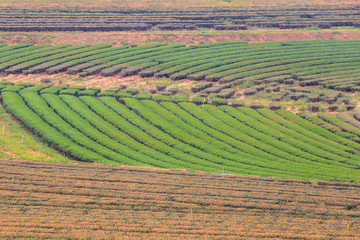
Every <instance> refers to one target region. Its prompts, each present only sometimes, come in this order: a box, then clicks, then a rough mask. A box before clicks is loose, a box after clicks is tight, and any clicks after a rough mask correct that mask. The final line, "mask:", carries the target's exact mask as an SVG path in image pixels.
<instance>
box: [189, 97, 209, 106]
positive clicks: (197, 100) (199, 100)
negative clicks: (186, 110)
mask: <svg viewBox="0 0 360 240" xmlns="http://www.w3.org/2000/svg"><path fill="white" fill-rule="evenodd" d="M191 101H192V102H193V103H195V104H197V105H201V104H204V103H207V102H208V99H207V98H204V97H194V98H193V99H191Z"/></svg>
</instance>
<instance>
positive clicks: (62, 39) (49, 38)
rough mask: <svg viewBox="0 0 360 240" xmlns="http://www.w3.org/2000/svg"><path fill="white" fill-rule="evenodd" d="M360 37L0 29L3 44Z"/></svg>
mask: <svg viewBox="0 0 360 240" xmlns="http://www.w3.org/2000/svg"><path fill="white" fill-rule="evenodd" d="M324 39H339V40H360V31H359V30H355V29H353V30H349V29H335V30H314V31H310V30H299V31H294V30H273V31H266V30H255V31H254V30H245V31H236V32H234V31H211V30H207V31H174V32H171V31H170V32H153V31H145V32H101V33H100V32H36V33H23V32H18V33H7V32H0V41H1V42H4V43H7V44H17V43H22V42H26V43H35V44H52V45H55V44H64V43H68V44H72V45H75V44H90V45H95V44H112V45H114V46H122V45H131V44H137V45H143V44H152V43H175V42H177V43H184V44H188V45H191V44H199V43H202V42H204V43H211V42H219V41H250V42H272V41H296V40H324Z"/></svg>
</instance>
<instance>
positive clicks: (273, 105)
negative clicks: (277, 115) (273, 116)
mask: <svg viewBox="0 0 360 240" xmlns="http://www.w3.org/2000/svg"><path fill="white" fill-rule="evenodd" d="M269 108H270V109H271V110H278V109H281V105H280V104H276V103H271V104H270V105H269Z"/></svg>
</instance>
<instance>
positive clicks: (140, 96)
mask: <svg viewBox="0 0 360 240" xmlns="http://www.w3.org/2000/svg"><path fill="white" fill-rule="evenodd" d="M134 98H135V99H138V100H151V98H152V96H151V95H149V94H137V95H135V96H134Z"/></svg>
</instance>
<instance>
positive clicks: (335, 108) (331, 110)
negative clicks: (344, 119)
mask: <svg viewBox="0 0 360 240" xmlns="http://www.w3.org/2000/svg"><path fill="white" fill-rule="evenodd" d="M337 109H338V106H337V105H331V106H329V107H328V110H329V111H330V112H334V111H336V110H337Z"/></svg>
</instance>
